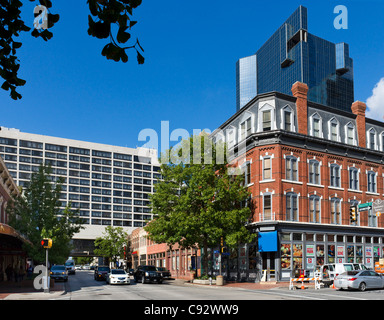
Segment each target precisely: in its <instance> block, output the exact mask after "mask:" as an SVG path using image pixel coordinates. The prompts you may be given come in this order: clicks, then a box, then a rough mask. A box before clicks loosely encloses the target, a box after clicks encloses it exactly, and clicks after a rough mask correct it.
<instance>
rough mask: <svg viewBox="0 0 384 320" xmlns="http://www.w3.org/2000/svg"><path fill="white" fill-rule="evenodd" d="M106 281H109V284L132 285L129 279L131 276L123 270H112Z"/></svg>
mask: <svg viewBox="0 0 384 320" xmlns="http://www.w3.org/2000/svg"><path fill="white" fill-rule="evenodd" d="M106 280H107V283H109V284H115V283H122V284H131V280H130V279H129V274H128V273H126V272H125V271H124V270H122V269H112V270H111V271H110V272H109V273H108V274H107V279H106Z"/></svg>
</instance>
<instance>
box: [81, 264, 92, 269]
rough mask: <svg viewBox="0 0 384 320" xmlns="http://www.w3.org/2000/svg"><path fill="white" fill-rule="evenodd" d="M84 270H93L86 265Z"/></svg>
mask: <svg viewBox="0 0 384 320" xmlns="http://www.w3.org/2000/svg"><path fill="white" fill-rule="evenodd" d="M83 270H91V267H90V266H89V264H86V265H85V266H84V267H83Z"/></svg>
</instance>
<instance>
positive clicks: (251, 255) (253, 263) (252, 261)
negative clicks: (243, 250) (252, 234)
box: [248, 245, 257, 270]
mask: <svg viewBox="0 0 384 320" xmlns="http://www.w3.org/2000/svg"><path fill="white" fill-rule="evenodd" d="M248 261H249V269H250V270H256V269H257V260H256V246H255V245H251V246H250V247H249V249H248Z"/></svg>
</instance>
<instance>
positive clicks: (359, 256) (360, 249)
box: [356, 246, 363, 263]
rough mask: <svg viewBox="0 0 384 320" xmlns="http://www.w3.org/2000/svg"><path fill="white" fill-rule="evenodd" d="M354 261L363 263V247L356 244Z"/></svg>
mask: <svg viewBox="0 0 384 320" xmlns="http://www.w3.org/2000/svg"><path fill="white" fill-rule="evenodd" d="M356 263H363V247H362V246H356Z"/></svg>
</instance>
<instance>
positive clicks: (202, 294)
mask: <svg viewBox="0 0 384 320" xmlns="http://www.w3.org/2000/svg"><path fill="white" fill-rule="evenodd" d="M65 287H66V291H67V293H66V294H64V295H62V296H60V297H59V298H58V299H60V300H130V301H138V300H144V301H148V300H152V301H155V300H173V301H176V300H193V301H209V300H215V301H218V300H220V301H229V300H231V301H236V300H237V301H244V300H307V301H310V300H318V301H320V300H347V301H350V302H353V301H364V300H384V290H369V291H366V292H359V291H339V290H335V289H330V288H322V289H321V290H314V289H308V290H294V291H289V290H288V289H287V288H282V289H272V290H247V289H242V288H228V287H216V286H194V285H186V284H180V282H177V281H174V280H165V281H164V282H163V283H162V284H156V283H154V284H141V283H135V281H134V280H133V279H132V280H131V284H130V285H108V284H106V283H105V281H96V280H94V279H93V271H87V270H81V271H77V272H76V275H70V277H69V280H68V282H67V283H65Z"/></svg>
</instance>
